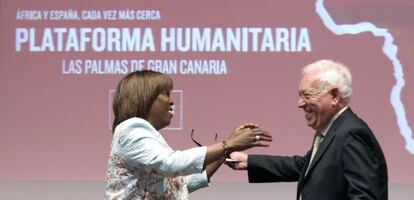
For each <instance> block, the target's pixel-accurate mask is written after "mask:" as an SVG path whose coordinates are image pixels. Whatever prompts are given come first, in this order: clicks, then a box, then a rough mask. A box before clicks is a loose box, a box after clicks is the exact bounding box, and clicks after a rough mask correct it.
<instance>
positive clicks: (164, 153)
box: [105, 118, 208, 200]
mask: <svg viewBox="0 0 414 200" xmlns="http://www.w3.org/2000/svg"><path fill="white" fill-rule="evenodd" d="M206 152H207V147H197V148H191V149H188V150H184V151H174V150H172V149H171V148H170V147H169V146H168V144H167V142H166V141H165V140H164V138H163V137H162V135H161V134H160V133H159V132H158V131H157V130H155V129H154V127H152V126H151V124H150V123H148V122H147V121H145V120H143V119H141V118H131V119H128V120H125V121H124V122H122V123H121V124H119V125H118V126H117V127H116V129H115V132H114V135H113V139H112V144H111V152H110V156H109V161H108V172H107V180H106V186H105V199H147V200H151V199H180V200H181V199H188V193H189V192H192V191H194V190H196V189H199V188H202V187H206V186H208V180H207V175H206V172H205V171H203V162H204V157H205V154H206Z"/></svg>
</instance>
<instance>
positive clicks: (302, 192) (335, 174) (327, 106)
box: [229, 60, 388, 200]
mask: <svg viewBox="0 0 414 200" xmlns="http://www.w3.org/2000/svg"><path fill="white" fill-rule="evenodd" d="M351 79H352V77H351V72H350V71H349V69H348V68H347V67H346V66H345V65H343V64H341V63H338V62H334V61H331V60H320V61H317V62H315V63H312V64H310V65H308V66H306V67H305V68H303V70H302V79H301V81H300V83H299V101H298V107H299V108H301V109H303V111H304V112H305V119H306V122H307V124H308V126H310V127H312V128H313V129H314V130H315V131H316V134H315V138H314V144H313V146H312V149H311V150H309V151H308V152H307V154H306V155H304V156H266V155H249V156H248V155H247V154H245V153H241V152H234V153H232V154H231V158H232V159H234V160H236V161H240V162H239V163H236V162H234V163H233V164H229V165H230V166H231V167H232V168H233V169H236V170H246V169H247V170H248V177H249V182H251V183H259V182H281V181H298V188H297V199H298V200H299V199H302V200H321V199H322V200H330V199H332V200H341V199H381V200H383V199H388V175H387V165H386V162H385V158H384V155H383V152H382V150H381V147H380V145H379V143H378V142H377V140H376V138H375V136H374V135H373V133H372V131H371V130H370V128H369V127H368V125H367V124H366V123H365V122H364V121H362V120H361V119H359V118H358V117H357V116H356V115H355V114H354V113H353V112H352V110H351V108H350V107H348V104H349V101H350V97H351V94H352V87H351V85H352V80H351ZM256 138H257V137H256ZM259 139H260V138H259ZM312 154H313V155H312Z"/></svg>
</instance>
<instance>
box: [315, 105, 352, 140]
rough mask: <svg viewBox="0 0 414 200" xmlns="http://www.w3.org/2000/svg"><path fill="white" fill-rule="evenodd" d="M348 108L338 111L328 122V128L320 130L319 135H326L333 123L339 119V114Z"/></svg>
mask: <svg viewBox="0 0 414 200" xmlns="http://www.w3.org/2000/svg"><path fill="white" fill-rule="evenodd" d="M347 108H348V106H345V107H343V108H342V109H341V110H339V111H338V112H337V113H336V114H335V115H334V116H333V117H332V119H331V120H330V121H329V123H328V126H326V128H324V129H322V131H321V134H322V137H324V136H325V135H326V133H327V132H328V130H329V128H331V126H332V124H333V123H334V121H335V120H336V119H337V118H338V117H339V115H340V114H342V113H343V112H344V111H345V110H346V109H347Z"/></svg>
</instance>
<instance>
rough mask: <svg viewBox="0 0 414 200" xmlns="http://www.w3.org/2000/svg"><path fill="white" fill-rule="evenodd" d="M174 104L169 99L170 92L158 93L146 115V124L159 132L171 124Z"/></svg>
mask: <svg viewBox="0 0 414 200" xmlns="http://www.w3.org/2000/svg"><path fill="white" fill-rule="evenodd" d="M173 105H174V103H173V102H172V101H171V99H170V91H168V92H162V93H160V94H159V95H158V96H157V98H156V99H155V100H154V103H153V104H152V106H151V109H150V111H149V114H148V122H149V123H150V124H151V125H152V126H154V128H155V129H156V130H160V129H162V128H164V127H166V126H168V125H169V124H170V123H171V118H172V117H173V112H174V110H173Z"/></svg>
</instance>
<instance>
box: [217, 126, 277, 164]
mask: <svg viewBox="0 0 414 200" xmlns="http://www.w3.org/2000/svg"><path fill="white" fill-rule="evenodd" d="M271 141H272V135H270V134H269V133H268V132H266V131H264V130H262V129H261V128H259V126H258V125H256V124H253V123H247V124H243V125H241V126H239V127H238V128H236V129H235V130H234V131H233V133H232V134H231V135H230V137H229V139H227V140H226V142H227V145H228V151H229V153H230V155H229V156H228V157H227V158H226V161H225V164H227V165H228V166H229V167H231V168H232V169H235V170H245V169H247V154H246V153H242V152H238V151H244V150H246V149H249V148H252V147H268V146H269V145H270V142H271Z"/></svg>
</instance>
